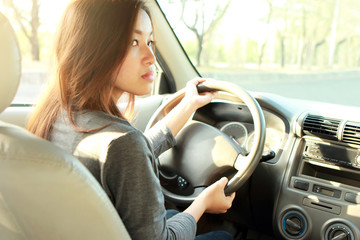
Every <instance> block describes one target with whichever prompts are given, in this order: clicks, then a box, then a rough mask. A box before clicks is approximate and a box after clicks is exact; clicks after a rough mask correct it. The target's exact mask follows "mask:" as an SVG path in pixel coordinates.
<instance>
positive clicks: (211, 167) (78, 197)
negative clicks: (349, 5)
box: [0, 0, 360, 240]
mask: <svg viewBox="0 0 360 240" xmlns="http://www.w3.org/2000/svg"><path fill="white" fill-rule="evenodd" d="M148 5H149V8H150V12H151V15H152V21H153V25H154V31H155V36H156V42H157V43H156V58H157V68H158V71H159V77H158V79H157V81H156V82H155V84H154V88H153V94H151V95H150V96H146V97H142V98H138V99H137V100H136V106H135V119H134V121H133V124H134V126H136V127H137V128H138V129H140V130H142V131H145V130H146V129H149V128H150V127H151V126H153V125H154V124H155V123H156V122H157V121H159V120H160V119H161V118H163V117H164V116H165V115H166V114H167V113H168V112H169V111H170V110H171V109H172V108H173V107H174V106H175V105H176V104H177V103H178V102H179V101H180V100H181V98H182V97H183V95H184V91H183V90H184V89H183V88H184V87H185V85H186V82H187V81H188V80H190V79H192V78H194V77H201V75H200V73H199V72H198V71H197V69H196V68H195V67H194V65H193V64H192V62H191V61H190V59H189V57H188V56H187V54H186V52H185V51H184V49H183V47H182V46H181V44H180V43H179V40H178V38H177V36H176V35H175V33H174V31H173V29H172V28H171V26H170V25H169V22H168V20H167V18H166V16H165V14H164V13H163V11H162V9H161V8H160V6H159V4H158V3H157V1H155V0H151V1H148ZM0 36H1V38H0V52H1V55H0V84H1V87H0V97H1V101H0V110H1V114H0V164H1V166H0V178H1V180H0V237H1V239H130V237H129V235H128V234H127V232H126V229H125V227H124V225H123V223H122V221H121V218H120V217H119V216H118V215H117V213H116V210H115V209H114V207H113V206H112V204H111V202H110V200H109V199H108V197H107V196H106V194H105V192H104V191H103V190H102V189H101V186H100V185H99V184H98V183H97V181H96V180H95V179H94V178H93V176H92V175H91V174H90V173H89V172H88V171H87V169H86V168H85V167H84V166H83V165H82V164H81V163H80V162H79V161H78V160H77V159H75V158H74V157H73V156H71V155H70V154H67V153H65V152H63V151H62V150H60V149H58V148H57V147H55V146H54V145H52V144H51V143H50V142H48V141H45V140H42V139H40V138H38V137H35V136H33V135H32V134H30V133H29V132H27V130H26V129H25V126H26V122H27V119H28V116H29V115H30V114H31V112H32V110H33V105H31V104H14V103H12V100H13V98H14V96H15V93H16V90H17V88H18V85H19V82H20V79H21V54H20V51H19V46H18V41H17V39H16V36H15V34H14V31H13V29H12V27H11V24H10V22H9V21H8V20H7V18H6V17H5V16H4V15H0ZM219 80H220V79H219ZM339 84H340V83H339ZM198 89H199V91H204V90H208V89H211V90H216V91H218V94H217V96H216V98H215V99H214V100H213V101H212V102H211V103H209V104H208V105H206V106H204V107H202V108H200V109H198V110H197V111H196V112H195V114H194V115H193V116H192V118H191V119H190V120H189V122H188V124H187V125H186V126H185V127H184V129H183V130H182V131H181V132H180V133H179V135H178V136H177V138H176V140H177V145H176V146H175V147H174V148H173V149H170V150H168V151H167V152H165V153H163V154H162V155H161V156H160V158H159V162H160V180H161V184H162V188H163V193H164V196H165V199H166V207H167V208H175V209H178V210H183V209H184V208H186V206H188V205H189V203H191V201H193V199H194V198H195V197H196V196H197V195H198V194H199V193H200V192H201V191H202V190H203V189H204V188H205V187H206V186H208V185H209V184H211V183H212V182H214V181H216V180H217V179H219V178H220V177H222V176H226V177H228V178H229V179H230V181H229V186H228V188H227V189H226V193H230V192H234V191H235V192H236V198H235V200H234V202H233V206H232V207H231V209H229V210H228V212H227V213H225V214H221V215H213V214H205V215H204V216H203V217H202V219H201V220H200V222H199V225H198V232H199V233H201V232H206V231H209V230H210V229H223V230H227V231H229V232H230V233H232V234H233V236H234V238H235V239H238V240H251V239H257V240H267V239H301V240H305V239H309V240H319V239H322V240H335V239H336V240H341V239H344V240H345V239H346V240H358V239H360V108H359V107H356V106H348V105H340V104H334V103H327V102H319V101H309V100H303V99H295V98H289V97H284V96H280V95H277V94H273V93H267V92H256V91H248V90H247V89H244V88H242V87H241V84H239V85H235V84H234V83H230V82H228V81H226V79H221V81H216V82H214V83H207V84H205V85H203V86H200V87H199V88H198ZM304 94H306V93H304Z"/></svg>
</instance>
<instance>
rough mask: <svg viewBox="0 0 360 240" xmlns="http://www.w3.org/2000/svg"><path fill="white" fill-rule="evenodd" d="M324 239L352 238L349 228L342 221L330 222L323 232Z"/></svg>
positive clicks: (346, 239)
mask: <svg viewBox="0 0 360 240" xmlns="http://www.w3.org/2000/svg"><path fill="white" fill-rule="evenodd" d="M325 239H326V240H354V234H353V232H352V231H351V229H350V228H349V227H348V226H346V225H345V224H342V223H335V224H332V225H331V226H330V227H328V229H327V230H326V233H325Z"/></svg>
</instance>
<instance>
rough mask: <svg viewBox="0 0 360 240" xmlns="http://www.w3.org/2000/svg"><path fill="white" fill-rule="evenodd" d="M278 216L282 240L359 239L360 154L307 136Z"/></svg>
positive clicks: (293, 158)
mask: <svg viewBox="0 0 360 240" xmlns="http://www.w3.org/2000/svg"><path fill="white" fill-rule="evenodd" d="M294 149H296V150H295V151H294V152H293V153H292V156H291V159H289V167H288V169H287V172H286V175H285V179H284V182H283V186H282V188H281V193H280V194H279V199H278V204H277V208H276V212H275V216H274V217H275V221H276V223H277V226H276V228H277V232H278V234H279V236H280V237H281V238H282V239H310V240H314V239H316V240H317V239H319V240H320V239H324V240H342V239H344V240H358V239H360V234H359V227H360V149H359V148H356V147H355V148H354V147H350V146H348V145H346V144H338V143H336V142H334V141H322V140H321V139H320V138H316V137H312V136H304V137H302V138H299V139H298V140H297V142H296V143H295V148H294Z"/></svg>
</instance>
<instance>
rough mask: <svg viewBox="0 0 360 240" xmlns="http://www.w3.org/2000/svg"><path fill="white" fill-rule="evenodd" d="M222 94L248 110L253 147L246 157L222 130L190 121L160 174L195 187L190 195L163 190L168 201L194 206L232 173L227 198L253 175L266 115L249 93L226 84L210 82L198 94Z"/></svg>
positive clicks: (174, 100) (165, 107) (162, 110)
mask: <svg viewBox="0 0 360 240" xmlns="http://www.w3.org/2000/svg"><path fill="white" fill-rule="evenodd" d="M209 90H210V91H211V90H216V91H223V92H227V93H230V94H232V95H234V96H235V97H237V98H239V99H240V100H242V101H243V102H244V104H245V105H246V106H247V107H248V108H249V110H250V113H251V116H252V118H253V123H254V143H253V146H252V147H251V149H250V152H249V153H248V154H247V155H246V156H244V155H242V152H243V151H242V150H241V148H240V147H239V146H238V144H236V143H235V142H234V141H233V139H231V138H230V137H229V136H228V135H226V134H224V133H223V132H221V131H220V130H219V129H217V128H215V127H213V126H211V125H208V124H205V123H203V122H199V121H195V120H189V121H188V123H187V124H186V125H185V126H184V127H183V129H182V130H181V131H180V132H179V133H178V134H177V136H176V145H175V146H174V147H173V148H171V149H169V150H168V151H166V152H164V153H163V154H161V155H160V157H159V164H160V166H159V168H160V171H161V170H162V169H163V170H164V171H168V172H172V173H176V174H177V176H181V180H180V182H181V181H185V182H186V183H189V184H190V185H191V186H192V189H193V191H192V192H191V194H187V195H186V196H185V195H181V194H180V193H179V192H177V191H170V190H168V189H167V188H166V187H164V186H162V191H163V193H164V195H165V197H166V198H167V199H168V200H171V201H172V202H175V203H178V204H189V203H191V202H192V201H193V200H194V199H195V198H196V197H197V196H198V195H199V194H200V193H201V192H202V191H203V190H204V189H205V188H206V187H207V186H209V185H210V184H212V183H213V182H215V181H216V180H218V179H219V178H220V177H221V176H223V175H225V173H226V172H229V169H231V170H232V171H233V172H235V174H233V175H232V177H231V178H230V179H229V182H228V184H227V186H226V187H225V194H230V193H232V192H235V191H236V190H238V189H239V188H240V187H241V186H242V185H243V184H244V183H245V182H246V180H247V179H248V178H249V177H250V176H251V175H252V173H253V172H254V170H255V168H256V166H257V164H258V163H259V161H260V158H261V156H262V152H263V149H264V143H265V130H266V126H265V118H264V114H263V112H262V110H261V108H260V106H259V104H258V102H257V101H256V100H255V98H254V97H253V96H251V95H250V94H249V93H248V92H247V91H246V90H244V89H242V88H241V87H239V86H236V85H234V84H232V83H228V82H224V81H207V82H204V83H201V84H199V85H198V91H199V92H204V91H209ZM184 95H185V89H182V90H180V91H178V92H177V93H175V94H173V95H172V96H171V97H170V98H169V99H168V100H167V101H166V102H164V103H163V104H162V105H161V106H160V107H159V108H158V109H157V110H156V112H155V113H154V114H153V115H152V117H151V118H150V120H149V123H148V125H147V127H146V129H149V128H150V127H152V126H153V125H154V124H155V123H157V122H158V121H160V120H161V119H162V118H163V117H164V116H165V115H166V114H167V113H169V112H170V111H171V110H172V109H173V108H174V107H175V106H176V105H177V104H178V103H179V102H180V101H181V99H182V98H183V97H184Z"/></svg>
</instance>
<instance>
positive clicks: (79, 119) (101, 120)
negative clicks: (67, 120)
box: [76, 111, 136, 132]
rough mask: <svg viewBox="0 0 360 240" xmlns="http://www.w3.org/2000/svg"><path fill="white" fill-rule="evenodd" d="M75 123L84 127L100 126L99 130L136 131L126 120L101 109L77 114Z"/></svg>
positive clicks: (93, 127)
mask: <svg viewBox="0 0 360 240" xmlns="http://www.w3.org/2000/svg"><path fill="white" fill-rule="evenodd" d="M76 123H77V124H78V125H79V126H81V127H82V128H85V129H98V128H101V130H100V131H120V132H123V131H125V132H128V131H136V129H135V128H134V127H133V126H132V125H131V124H130V123H129V122H128V121H127V120H125V119H122V118H120V117H117V116H113V115H111V114H108V113H105V112H101V111H89V112H84V113H80V114H77V116H76Z"/></svg>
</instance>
